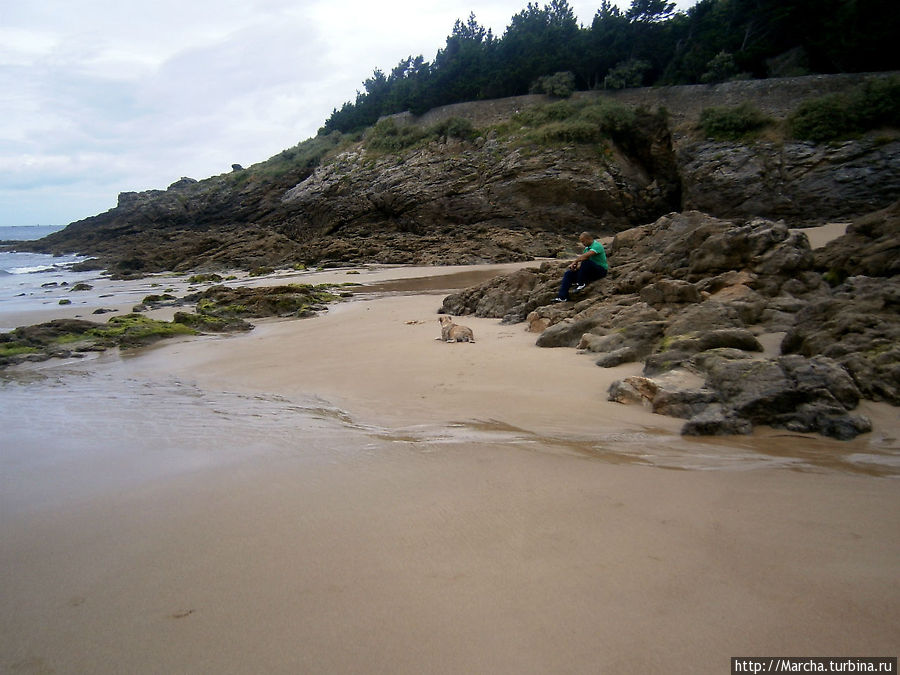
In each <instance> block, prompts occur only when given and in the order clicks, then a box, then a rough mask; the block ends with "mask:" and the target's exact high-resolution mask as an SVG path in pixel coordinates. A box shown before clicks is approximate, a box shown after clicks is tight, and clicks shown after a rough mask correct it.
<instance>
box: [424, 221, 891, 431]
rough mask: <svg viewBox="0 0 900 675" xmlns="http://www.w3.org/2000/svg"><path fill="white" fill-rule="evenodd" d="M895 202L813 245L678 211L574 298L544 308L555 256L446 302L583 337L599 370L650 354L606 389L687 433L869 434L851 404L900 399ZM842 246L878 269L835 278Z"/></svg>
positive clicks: (755, 226)
mask: <svg viewBox="0 0 900 675" xmlns="http://www.w3.org/2000/svg"><path fill="white" fill-rule="evenodd" d="M897 209H898V206H897V205H894V206H892V207H890V208H888V209H886V210H884V211H881V212H878V213H874V214H870V215H868V216H866V217H863V218H861V219H859V220H858V221H857V222H855V223H854V224H853V225H851V226H850V227H849V228H848V232H847V234H846V235H845V236H844V237H841V238H839V239H838V240H836V241H835V242H833V243H832V244H830V245H829V246H828V247H826V248H825V249H823V250H821V251H819V252H816V253H814V252H813V251H812V250H811V249H810V246H809V242H808V239H807V237H806V235H805V234H803V232H802V231H797V230H791V229H789V228H787V227H786V226H785V224H784V223H783V222H773V221H769V220H763V219H754V220H752V221H750V222H745V223H741V222H732V221H726V220H721V219H717V218H713V217H711V216H708V215H705V214H702V213H697V212H688V213H680V214H677V213H673V214H669V215H667V216H664V217H663V218H660V219H659V220H657V221H656V222H654V223H652V224H649V225H644V226H640V227H636V228H632V229H630V230H627V231H625V232H621V233H619V234H617V235H616V237H615V238H614V240H613V241H612V243H611V245H610V246H609V249H608V255H609V260H610V262H611V265H612V269H611V273H610V275H609V276H608V277H607V278H606V279H604V280H602V281H600V282H595V283H594V284H592V285H590V286H588V288H587V289H586V290H585V292H584V293H583V294H582V295H581V296H579V297H577V298H576V299H575V301H574V302H570V303H564V304H549V300H550V299H551V298H552V297H553V296H554V294H555V292H556V286H557V284H558V283H559V279H560V277H561V275H562V272H563V270H564V263H545V264H543V265H542V266H541V267H539V268H534V269H525V270H520V271H518V272H516V273H515V274H511V275H508V276H506V277H501V278H496V279H493V280H491V281H490V282H487V283H485V284H483V285H481V286H478V287H475V288H470V289H466V290H465V291H462V292H460V293H456V294H453V295H451V296H448V297H447V298H446V299H445V300H444V304H443V307H442V311H445V312H448V313H453V314H457V315H464V314H476V315H479V316H493V317H497V318H502V319H503V320H504V321H507V322H519V321H526V322H527V327H528V329H529V330H531V331H533V332H536V333H539V336H538V338H537V344H538V345H539V346H542V347H577V348H579V349H581V350H584V351H585V352H589V353H594V354H597V355H598V358H597V361H596V363H597V365H598V366H602V367H613V366H616V365H619V364H622V363H627V362H635V361H641V362H643V364H644V372H643V377H641V378H628V379H626V380H624V381H621V382H617V383H615V385H614V386H613V387H612V389H611V390H610V392H609V396H610V399H611V400H615V401H619V402H623V403H635V402H640V403H643V404H645V405H648V406H649V407H651V408H652V409H653V410H654V411H655V412H658V413H660V414H665V415H671V416H675V417H682V418H685V419H686V420H687V422H686V423H685V426H684V429H683V432H684V433H686V434H712V433H729V434H730V433H748V432H749V431H750V430H752V428H753V426H754V425H758V424H767V425H770V426H776V427H783V428H786V429H790V430H793V431H816V432H819V433H822V434H825V435H829V436H833V437H836V438H841V439H847V438H852V437H854V436H856V435H858V434H859V433H863V432H865V431H869V430H870V429H871V424H870V422H869V421H868V420H867V419H865V418H864V417H863V416H860V415H857V414H854V413H853V412H852V411H853V410H854V409H855V408H856V406H857V404H858V402H859V400H860V398H867V399H871V400H876V401H886V402H889V403H892V404H893V405H900V311H898V310H900V279H898V278H897V276H896V272H895V266H896V265H897V260H896V257H895V256H891V255H890V254H889V253H890V251H892V250H894V249H893V248H891V247H892V246H896V242H897V241H898V240H900V218H898V217H897ZM886 250H887V251H888V254H887V255H885V254H884V253H885V251H886ZM836 252H838V253H839V255H838V253H836ZM835 256H837V257H839V258H840V260H842V261H868V262H866V263H865V264H861V267H862V268H863V269H865V270H866V271H867V272H869V273H870V274H872V275H873V276H861V275H857V276H853V277H849V278H847V279H846V280H845V281H844V282H843V283H839V284H837V285H836V286H834V287H832V286H830V285H829V284H828V283H827V282H826V278H828V274H823V270H822V269H821V268H822V267H827V268H829V269H832V268H833V260H834V257H835ZM876 261H878V262H876ZM781 334H783V336H784V337H783V340H782V341H781V348H780V354H777V355H766V354H764V350H763V346H762V344H761V343H760V340H759V339H758V338H759V337H760V336H762V335H774V336H776V337H777V336H778V335H781ZM678 373H683V374H684V376H683V377H673V376H674V375H675V374H678ZM682 381H698V382H700V384H699V385H698V386H695V387H684V386H683V385H681V384H675V385H673V384H672V382H682Z"/></svg>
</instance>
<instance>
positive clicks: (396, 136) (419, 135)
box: [365, 117, 426, 152]
mask: <svg viewBox="0 0 900 675" xmlns="http://www.w3.org/2000/svg"><path fill="white" fill-rule="evenodd" d="M425 135H426V132H425V131H424V130H423V129H420V128H419V127H417V126H414V125H405V124H404V125H399V126H398V124H397V122H396V121H395V120H393V119H392V118H390V117H388V118H386V119H383V120H379V121H378V123H377V124H375V126H373V127H372V128H371V129H369V131H368V132H367V133H366V137H365V139H366V146H367V147H368V148H370V149H372V150H376V151H381V152H399V151H400V150H405V149H406V148H409V147H412V146H413V145H415V144H416V143H418V142H419V141H421V140H422V139H423V138H425Z"/></svg>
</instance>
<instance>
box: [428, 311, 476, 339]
mask: <svg viewBox="0 0 900 675" xmlns="http://www.w3.org/2000/svg"><path fill="white" fill-rule="evenodd" d="M438 321H439V322H440V324H441V337H439V338H435V340H443V341H444V342H475V335H474V334H473V333H472V329H471V328H469V327H468V326H459V325H457V324H455V323H453V318H452V317H449V316H442V317H441V318H440V319H438Z"/></svg>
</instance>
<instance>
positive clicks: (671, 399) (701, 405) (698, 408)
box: [652, 388, 719, 419]
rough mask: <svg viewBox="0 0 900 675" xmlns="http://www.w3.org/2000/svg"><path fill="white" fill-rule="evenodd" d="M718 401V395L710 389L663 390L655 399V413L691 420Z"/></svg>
mask: <svg viewBox="0 0 900 675" xmlns="http://www.w3.org/2000/svg"><path fill="white" fill-rule="evenodd" d="M718 401H719V396H718V394H717V393H716V392H714V391H711V390H709V389H668V388H663V389H660V391H659V392H658V393H657V394H656V396H654V397H653V401H652V403H653V412H655V413H659V414H660V415H666V416H668V417H681V418H684V419H689V418H692V417H694V416H695V415H697V414H699V413H701V412H703V411H704V410H706V408H707V407H708V406H710V405H711V404H713V403H717V402H718Z"/></svg>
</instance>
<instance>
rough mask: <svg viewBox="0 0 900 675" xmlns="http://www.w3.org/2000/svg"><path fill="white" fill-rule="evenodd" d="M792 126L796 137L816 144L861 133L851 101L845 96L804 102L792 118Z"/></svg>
mask: <svg viewBox="0 0 900 675" xmlns="http://www.w3.org/2000/svg"><path fill="white" fill-rule="evenodd" d="M790 126H791V133H792V134H793V135H794V137H796V138H799V139H800V140H804V141H813V142H816V143H819V142H823V141H831V140H835V139H837V138H841V137H843V136H847V135H852V134H856V133H859V129H858V126H857V124H856V121H855V120H854V116H853V115H852V114H851V113H850V101H849V99H848V97H847V96H845V95H843V94H832V95H830V96H823V97H822V98H817V99H813V100H810V101H804V102H803V103H801V104H800V107H798V108H797V111H796V112H795V113H794V114H793V115H792V116H791V118H790Z"/></svg>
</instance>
